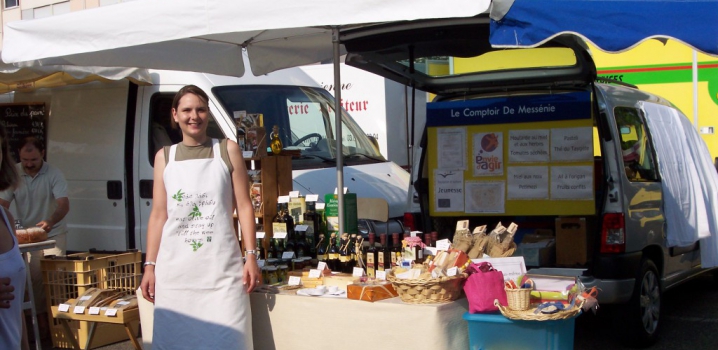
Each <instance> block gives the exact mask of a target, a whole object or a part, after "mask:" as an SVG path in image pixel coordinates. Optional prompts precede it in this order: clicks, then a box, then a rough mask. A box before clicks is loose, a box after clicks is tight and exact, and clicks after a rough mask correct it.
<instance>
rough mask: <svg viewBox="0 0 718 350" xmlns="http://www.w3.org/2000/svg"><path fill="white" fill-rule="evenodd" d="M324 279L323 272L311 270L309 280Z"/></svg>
mask: <svg viewBox="0 0 718 350" xmlns="http://www.w3.org/2000/svg"><path fill="white" fill-rule="evenodd" d="M320 277H322V270H315V269H311V270H309V278H320Z"/></svg>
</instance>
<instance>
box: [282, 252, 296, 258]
mask: <svg viewBox="0 0 718 350" xmlns="http://www.w3.org/2000/svg"><path fill="white" fill-rule="evenodd" d="M282 259H294V252H283V253H282Z"/></svg>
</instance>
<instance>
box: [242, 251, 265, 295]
mask: <svg viewBox="0 0 718 350" xmlns="http://www.w3.org/2000/svg"><path fill="white" fill-rule="evenodd" d="M242 280H243V281H244V285H245V286H246V287H247V293H251V292H252V291H253V290H254V288H256V287H257V286H259V285H260V284H262V275H261V274H260V273H259V265H257V256H256V255H254V254H247V259H246V261H245V262H244V272H243V275H242Z"/></svg>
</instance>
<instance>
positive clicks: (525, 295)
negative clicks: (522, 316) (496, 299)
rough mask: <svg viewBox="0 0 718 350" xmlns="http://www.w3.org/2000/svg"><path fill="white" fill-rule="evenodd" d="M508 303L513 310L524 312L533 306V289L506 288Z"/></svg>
mask: <svg viewBox="0 0 718 350" xmlns="http://www.w3.org/2000/svg"><path fill="white" fill-rule="evenodd" d="M505 290H506V301H507V302H508V307H509V309H511V310H516V311H524V310H528V309H529V306H531V302H530V301H531V290H532V288H519V289H512V288H505Z"/></svg>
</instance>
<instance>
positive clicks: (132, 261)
mask: <svg viewBox="0 0 718 350" xmlns="http://www.w3.org/2000/svg"><path fill="white" fill-rule="evenodd" d="M141 263H142V254H141V253H140V252H139V251H130V252H121V253H114V252H112V253H108V252H98V251H90V252H86V253H78V254H70V255H68V256H63V257H54V258H48V259H43V260H41V261H40V265H41V268H42V272H43V282H44V286H45V295H46V297H47V313H48V315H52V312H51V310H50V307H51V306H57V305H60V304H62V303H64V302H66V301H67V300H69V299H77V298H78V297H79V296H80V295H82V294H83V293H84V292H85V291H87V290H88V289H89V288H93V287H95V288H103V289H117V290H124V291H127V292H128V293H134V292H135V290H137V288H138V287H139V285H140V280H141V276H142V269H141ZM49 317H50V316H49ZM49 321H50V325H51V334H52V343H53V346H54V347H58V348H70V347H72V345H71V343H70V342H69V341H68V340H67V339H65V334H64V332H63V331H62V328H61V327H62V325H60V323H59V322H57V321H56V320H54V319H52V317H50V320H49ZM70 328H71V329H72V330H73V333H74V335H75V339H76V340H77V342H78V343H79V344H80V346H81V347H83V349H85V348H84V346H85V343H86V341H87V337H88V333H89V330H90V327H89V325H88V323H87V322H84V321H72V322H70ZM126 339H128V336H127V333H126V332H125V330H124V327H123V326H122V325H113V324H98V325H97V327H96V330H95V336H94V338H93V340H92V344H90V346H89V349H94V348H97V347H100V346H104V345H107V344H112V343H115V342H118V341H123V340H126Z"/></svg>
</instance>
